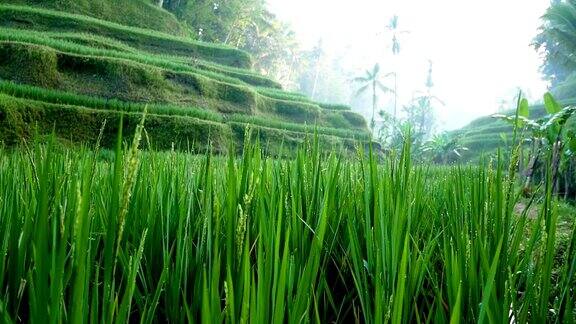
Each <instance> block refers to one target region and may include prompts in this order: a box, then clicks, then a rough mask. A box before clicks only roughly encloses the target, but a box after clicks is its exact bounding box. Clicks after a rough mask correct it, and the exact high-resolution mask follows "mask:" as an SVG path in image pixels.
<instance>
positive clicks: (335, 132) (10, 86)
mask: <svg viewBox="0 0 576 324" xmlns="http://www.w3.org/2000/svg"><path fill="white" fill-rule="evenodd" d="M0 93H4V94H7V95H10V96H12V97H16V98H22V99H30V100H34V101H40V102H44V103H50V104H59V105H67V106H77V107H82V108H90V109H98V110H111V111H124V112H143V111H144V109H145V108H146V109H147V110H148V112H149V113H152V114H155V115H168V116H185V117H194V118H198V119H202V120H206V121H212V122H217V123H224V122H225V123H240V124H252V125H256V126H260V127H266V128H274V129H277V130H284V131H290V132H295V133H312V132H317V133H318V134H321V135H329V136H335V137H340V138H348V139H356V140H369V134H368V133H367V132H359V131H355V130H349V129H341V128H330V127H321V126H313V125H306V124H296V123H287V122H279V121H274V120H271V119H268V118H262V117H258V116H247V115H240V114H232V115H222V114H220V113H217V112H213V111H210V110H205V109H201V108H196V107H182V106H172V105H157V104H143V103H129V102H123V101H120V100H116V99H112V100H108V99H104V98H98V97H89V96H83V95H78V94H73V93H66V92H62V91H56V90H49V89H44V88H39V87H34V86H28V85H21V84H15V83H12V82H6V81H0Z"/></svg>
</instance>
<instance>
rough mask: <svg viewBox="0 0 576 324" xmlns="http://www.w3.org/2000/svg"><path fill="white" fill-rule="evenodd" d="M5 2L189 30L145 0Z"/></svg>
mask: <svg viewBox="0 0 576 324" xmlns="http://www.w3.org/2000/svg"><path fill="white" fill-rule="evenodd" d="M3 3H4V4H12V5H20V6H32V7H40V8H44V9H52V10H54V11H56V12H68V13H75V14H81V15H86V16H91V17H94V18H99V19H103V20H108V21H113V22H116V23H119V24H122V25H127V26H134V27H141V28H145V29H150V30H155V31H161V32H164V33H167V34H173V35H178V36H186V35H188V34H190V33H189V31H188V30H187V28H186V27H185V26H183V24H182V23H180V22H179V21H178V19H177V18H176V17H175V16H174V15H172V14H170V13H169V12H167V11H166V10H162V9H161V8H159V7H158V6H156V5H153V3H152V1H146V0H102V1H92V0H4V1H3Z"/></svg>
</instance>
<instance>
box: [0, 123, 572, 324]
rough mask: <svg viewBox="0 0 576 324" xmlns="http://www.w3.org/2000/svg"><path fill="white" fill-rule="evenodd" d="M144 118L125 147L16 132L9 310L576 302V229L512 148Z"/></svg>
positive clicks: (0, 232)
mask: <svg viewBox="0 0 576 324" xmlns="http://www.w3.org/2000/svg"><path fill="white" fill-rule="evenodd" d="M116 122H119V121H116ZM147 124H148V122H146V123H145V124H144V125H147ZM144 127H145V128H146V129H147V126H144ZM136 128H137V129H140V128H139V127H138V126H137V127H136ZM135 133H136V135H135V137H136V140H135V141H134V143H133V144H132V145H130V144H129V143H128V144H127V145H126V146H125V149H124V151H122V150H121V147H122V143H121V142H120V141H118V142H117V144H116V149H114V151H113V152H99V151H91V150H86V149H77V150H67V149H58V147H55V146H54V144H53V143H52V141H51V140H50V139H48V140H47V144H45V145H40V144H34V143H29V145H28V146H27V147H28V148H27V149H21V150H15V151H6V150H4V149H0V187H2V188H4V190H2V191H0V214H1V215H4V217H0V237H1V238H2V240H0V251H1V253H0V295H1V296H3V298H2V299H0V300H1V301H2V302H1V304H0V317H1V318H2V319H3V321H5V322H12V321H23V322H27V321H30V322H38V321H41V322H46V321H48V322H56V323H58V322H67V321H70V322H75V323H82V322H92V323H95V322H108V323H109V322H117V323H127V322H135V321H136V322H142V323H155V322H176V323H180V322H202V323H214V322H226V323H239V322H240V323H243V322H252V323H267V322H270V323H285V322H286V323H302V322H304V323H311V322H313V323H330V322H336V323H350V322H352V323H353V322H365V323H383V322H392V323H417V322H422V323H423V322H435V323H441V322H451V323H460V322H462V323H472V322H475V323H508V322H510V321H511V319H510V318H511V317H514V321H515V322H517V323H526V322H535V323H544V322H555V321H558V322H569V321H571V319H572V318H573V316H574V308H575V307H574V306H575V304H574V297H573V293H572V289H573V287H574V283H575V282H574V276H573V273H574V269H575V267H576V263H575V262H576V255H575V253H576V250H575V249H574V247H575V244H576V237H575V236H576V232H574V228H572V229H569V230H568V233H570V234H569V235H570V237H571V238H570V240H569V242H570V243H569V244H568V245H567V248H566V249H564V250H561V252H560V253H559V254H558V253H557V252H558V251H556V250H555V242H556V236H557V234H558V233H557V229H558V220H559V214H558V212H559V205H558V202H557V201H556V199H555V198H553V197H552V195H551V186H550V185H549V183H550V181H548V182H547V185H546V186H545V187H543V188H542V190H543V192H541V193H540V194H541V195H540V197H541V201H540V202H539V203H538V205H537V208H538V211H539V212H538V215H537V216H536V218H535V219H533V220H531V221H528V220H527V218H526V215H525V213H522V212H521V213H520V215H517V214H516V213H515V211H514V208H515V204H516V202H517V201H518V198H517V197H518V195H517V192H516V190H515V189H514V188H515V187H514V179H513V178H510V177H509V176H507V175H506V174H507V171H506V170H507V167H506V166H505V165H503V164H502V163H495V164H494V165H492V166H486V167H443V168H440V169H435V168H432V167H430V166H426V165H420V166H415V165H412V163H411V159H410V156H409V155H408V154H407V153H405V152H409V151H410V149H409V147H406V148H405V150H404V151H403V152H399V154H397V155H395V154H392V155H390V156H389V157H387V158H385V159H384V160H382V161H380V162H377V159H376V157H375V156H373V155H371V154H369V153H367V154H358V155H357V157H356V158H354V159H351V158H349V157H343V156H340V155H339V154H324V153H321V151H320V150H319V149H318V147H317V146H316V145H314V144H313V143H314V142H316V141H315V140H314V139H311V142H310V141H309V142H308V144H304V146H301V148H300V149H299V150H298V151H297V154H296V157H295V158H293V159H271V158H265V157H263V156H262V155H261V153H260V149H259V146H258V144H255V145H244V154H243V155H241V156H240V157H238V158H237V157H236V156H234V155H230V156H213V155H211V154H210V153H207V154H206V155H204V156H194V155H190V154H185V153H177V152H163V153H162V152H140V151H139V150H138V149H137V148H138V146H142V147H146V141H145V137H144V133H143V132H142V131H136V132H135ZM248 142H249V141H248V140H247V143H248ZM139 144H140V145H139ZM512 174H513V173H512ZM557 258H559V259H557ZM555 260H556V261H555ZM558 260H559V261H560V262H559V266H557V267H556V266H554V264H555V262H557V261H558Z"/></svg>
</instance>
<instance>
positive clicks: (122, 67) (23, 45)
mask: <svg viewBox="0 0 576 324" xmlns="http://www.w3.org/2000/svg"><path fill="white" fill-rule="evenodd" d="M122 1H125V2H126V3H130V4H131V6H130V7H129V8H132V9H131V10H138V8H140V6H144V5H143V4H142V3H140V2H141V1H137V0H134V1H128V0H122ZM10 2H14V3H26V4H28V5H26V6H18V5H4V4H3V5H0V93H3V94H4V95H3V96H2V98H1V99H2V100H0V117H1V116H4V117H3V118H2V124H1V125H2V127H4V128H5V129H4V130H3V133H2V134H4V135H5V138H3V140H4V141H5V142H15V141H17V140H18V138H19V137H22V136H24V137H25V136H30V134H31V132H30V131H29V130H30V129H31V128H32V127H33V126H38V128H39V131H40V132H41V133H46V132H48V131H49V130H51V127H50V125H52V124H56V125H55V130H56V132H57V134H58V135H59V136H60V137H61V138H65V139H67V140H71V141H77V142H90V139H91V138H96V137H97V135H98V130H99V127H95V126H94V125H95V123H96V124H98V123H102V122H103V121H104V120H105V119H115V118H116V117H115V116H116V115H117V112H118V111H126V112H130V116H132V117H130V118H127V119H126V123H127V125H126V127H128V129H130V127H131V126H130V125H134V120H137V119H138V118H137V116H138V115H139V114H141V113H142V112H143V111H144V109H148V111H149V113H150V114H151V115H153V116H155V117H154V118H152V119H153V120H155V122H152V121H150V122H148V123H147V129H148V130H149V134H150V136H151V138H152V141H153V142H155V143H156V147H160V148H169V147H171V146H172V145H175V146H178V147H184V146H186V145H189V143H192V142H194V143H196V144H201V143H204V144H207V143H208V139H209V138H210V140H211V141H212V143H213V144H214V141H218V143H217V144H214V145H215V146H217V147H218V146H219V147H221V148H225V147H226V146H227V144H225V142H229V141H230V140H232V141H233V142H236V143H238V144H241V143H242V141H243V135H244V129H245V128H246V127H247V126H248V125H252V127H253V128H257V129H258V130H259V132H258V133H259V134H260V136H261V139H262V140H263V141H265V142H267V143H268V146H269V147H271V148H274V147H275V146H279V145H281V144H283V143H285V144H286V145H288V146H290V145H291V143H292V144H297V143H299V142H301V141H302V140H303V139H304V138H305V137H306V134H307V133H311V132H317V133H318V134H319V135H320V137H321V141H323V143H326V144H327V145H329V146H330V147H332V146H335V145H336V146H342V145H345V146H347V147H352V146H354V143H355V141H357V140H362V141H368V140H369V133H368V130H367V126H366V121H365V120H364V119H363V118H362V117H361V116H360V115H358V114H356V113H353V112H351V111H350V108H349V107H347V106H342V105H329V104H322V103H317V102H314V101H312V100H310V99H308V98H306V97H305V96H303V95H301V94H298V93H291V92H286V91H284V90H282V89H281V86H280V85H279V84H278V83H277V82H275V81H273V80H270V79H268V78H266V77H263V76H261V75H259V74H257V73H256V72H254V71H252V70H251V69H250V66H251V59H250V57H249V55H248V54H246V53H245V52H242V51H240V50H237V49H234V48H231V47H227V46H221V45H216V44H210V43H203V42H198V41H195V40H192V39H190V38H186V37H182V36H178V35H177V34H178V32H177V31H176V32H174V33H172V34H167V33H163V32H160V31H157V30H152V29H149V28H140V27H138V26H137V24H131V25H130V26H127V25H122V24H118V23H117V22H112V21H106V20H102V19H98V18H95V15H91V16H86V15H80V14H77V12H82V13H84V11H82V10H86V11H87V12H88V13H90V12H91V10H92V9H91V8H92V7H90V6H89V5H87V4H88V3H91V2H90V1H86V2H79V3H78V4H76V6H72V7H71V10H70V11H72V12H76V13H69V12H63V11H58V10H52V9H49V8H61V6H62V3H65V2H66V1H54V2H51V1H48V2H41V3H42V6H30V5H35V4H36V3H35V2H33V1H10ZM104 2H106V1H104ZM136 3H140V4H138V5H136ZM101 5H104V4H101ZM144 7H146V8H147V6H144ZM144 7H142V8H144ZM79 8H80V9H79ZM146 10H148V9H146ZM146 10H144V9H142V11H139V12H140V14H142V12H144V14H146V12H147V11H146ZM150 10H152V9H150ZM154 10H160V9H154ZM160 11H162V10H160ZM152 13H153V14H155V11H152ZM165 14H166V15H170V14H168V13H165ZM107 17H109V16H108V15H107ZM132 18H133V19H136V18H134V17H132ZM118 21H119V22H129V23H130V20H129V19H128V18H126V19H125V20H118ZM145 27H149V26H145ZM170 28H171V27H170ZM170 28H168V29H170ZM60 114H63V115H66V116H68V117H67V120H68V121H70V120H73V119H74V118H72V117H71V116H73V115H75V114H76V115H77V118H76V119H77V120H78V122H77V123H75V124H74V123H65V122H63V121H61V119H59V118H58V117H57V116H59V115H60ZM7 116H8V117H9V118H8V117H7ZM47 121H52V123H49V122H47ZM160 121H162V122H160ZM73 124H74V125H73ZM83 124H86V125H89V126H86V127H82V125H83ZM108 125H110V121H108ZM169 125H171V126H169ZM185 125H187V126H185ZM110 127H111V126H110ZM114 127H116V126H114ZM187 127H190V128H191V129H190V130H187V131H182V129H184V128H187ZM78 128H81V131H80V130H79V129H78ZM153 128H155V129H153ZM110 129H112V128H110ZM192 129H194V130H192ZM77 133H80V135H76V134H77ZM107 134H108V135H110V136H112V135H111V134H112V133H107ZM105 143H107V142H106V141H105ZM173 143H174V144H173ZM271 151H273V149H271Z"/></svg>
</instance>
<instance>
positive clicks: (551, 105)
mask: <svg viewBox="0 0 576 324" xmlns="http://www.w3.org/2000/svg"><path fill="white" fill-rule="evenodd" d="M544 107H546V111H547V112H548V113H549V114H555V113H557V112H559V111H560V110H561V109H562V107H561V106H560V104H559V103H558V102H557V101H556V100H555V99H554V97H553V96H552V94H551V93H550V92H547V93H546V94H545V95H544Z"/></svg>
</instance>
